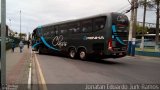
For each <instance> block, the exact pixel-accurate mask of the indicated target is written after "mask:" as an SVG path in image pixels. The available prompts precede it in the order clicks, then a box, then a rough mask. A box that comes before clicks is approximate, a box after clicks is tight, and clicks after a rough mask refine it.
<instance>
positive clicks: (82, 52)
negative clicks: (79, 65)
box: [79, 51, 86, 59]
mask: <svg viewBox="0 0 160 90" xmlns="http://www.w3.org/2000/svg"><path fill="white" fill-rule="evenodd" d="M79 56H80V58H81V59H84V58H85V56H86V53H85V52H84V51H81V52H80V55H79Z"/></svg>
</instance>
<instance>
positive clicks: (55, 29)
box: [54, 26, 59, 35]
mask: <svg viewBox="0 0 160 90" xmlns="http://www.w3.org/2000/svg"><path fill="white" fill-rule="evenodd" d="M54 31H55V35H59V30H58V26H54Z"/></svg>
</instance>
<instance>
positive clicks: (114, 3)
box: [6, 0, 155, 33]
mask: <svg viewBox="0 0 160 90" xmlns="http://www.w3.org/2000/svg"><path fill="white" fill-rule="evenodd" d="M6 4H7V5H6V15H7V16H6V23H7V25H8V26H10V28H11V29H12V30H13V31H14V32H20V10H21V32H23V33H29V32H30V33H32V31H33V29H34V28H36V27H38V26H40V25H44V24H49V23H53V22H59V21H65V20H72V19H76V18H82V17H86V16H92V15H96V14H100V13H106V12H121V11H123V10H125V9H128V8H129V7H130V4H129V3H128V0H6ZM142 12H143V11H142V9H139V10H138V21H142V19H143V18H142V16H143V13H142ZM154 15H155V12H150V13H147V17H148V18H147V20H146V21H148V22H155V16H154ZM127 16H128V17H129V18H130V13H128V14H127Z"/></svg>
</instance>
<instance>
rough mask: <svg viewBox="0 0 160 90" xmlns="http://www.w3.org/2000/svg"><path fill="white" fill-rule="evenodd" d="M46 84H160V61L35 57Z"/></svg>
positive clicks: (148, 59)
mask: <svg viewBox="0 0 160 90" xmlns="http://www.w3.org/2000/svg"><path fill="white" fill-rule="evenodd" d="M36 57H37V60H38V62H39V65H40V68H41V70H42V73H43V77H44V80H45V83H46V84H106V83H111V84H113V83H114V84H115V83H117V84H124V83H125V84H126V83H127V84H128V83H129V84H142V83H145V84H146V83H148V84H157V83H159V84H160V70H159V69H160V59H159V58H151V57H143V56H136V57H130V56H126V57H123V58H117V59H113V58H108V59H104V60H87V61H82V60H77V59H69V58H66V57H60V56H54V55H39V54H36Z"/></svg>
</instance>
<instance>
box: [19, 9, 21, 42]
mask: <svg viewBox="0 0 160 90" xmlns="http://www.w3.org/2000/svg"><path fill="white" fill-rule="evenodd" d="M19 14H20V40H21V10H20V12H19Z"/></svg>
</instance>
